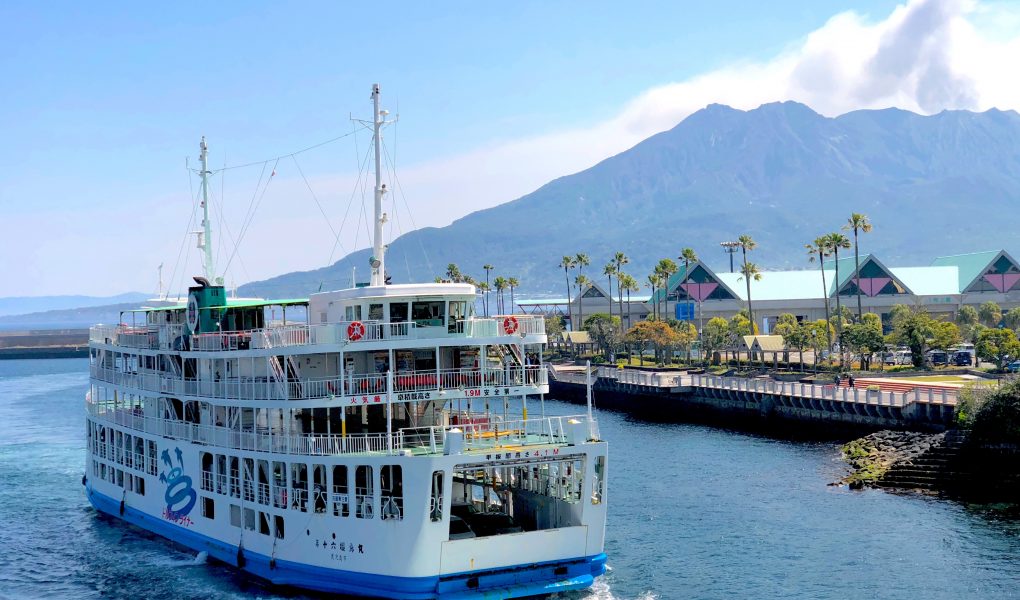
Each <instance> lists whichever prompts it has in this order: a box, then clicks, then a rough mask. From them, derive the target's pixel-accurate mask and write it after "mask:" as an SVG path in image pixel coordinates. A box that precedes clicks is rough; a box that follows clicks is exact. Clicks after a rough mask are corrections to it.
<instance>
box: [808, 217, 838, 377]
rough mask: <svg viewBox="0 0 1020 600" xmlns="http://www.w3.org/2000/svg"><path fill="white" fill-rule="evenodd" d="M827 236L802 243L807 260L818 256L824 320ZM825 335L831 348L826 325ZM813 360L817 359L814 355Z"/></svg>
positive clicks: (827, 251)
mask: <svg viewBox="0 0 1020 600" xmlns="http://www.w3.org/2000/svg"><path fill="white" fill-rule="evenodd" d="M826 237H827V236H824V235H823V236H821V237H817V238H815V241H814V242H813V243H811V244H804V249H806V250H807V251H808V262H815V258H816V257H817V258H818V268H819V270H821V272H822V297H823V298H825V322H826V323H830V322H831V321H829V286H828V284H827V283H826V282H825V257H827V256H829V255H830V253H829V240H828V239H826ZM825 337H826V340H827V341H828V342H829V349H830V350H831V349H832V331H831V329H830V328H828V327H826V329H825ZM815 360H818V359H817V357H815Z"/></svg>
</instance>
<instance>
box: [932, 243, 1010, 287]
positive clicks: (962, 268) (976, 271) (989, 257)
mask: <svg viewBox="0 0 1020 600" xmlns="http://www.w3.org/2000/svg"><path fill="white" fill-rule="evenodd" d="M1001 252H1002V250H988V251H986V252H972V253H970V254H955V255H953V256H940V257H938V258H936V259H935V260H933V261H932V263H931V265H932V266H933V267H956V269H957V272H958V273H959V277H960V282H959V283H960V291H961V292H962V291H963V290H965V289H966V288H967V286H969V285H970V284H971V282H973V281H974V280H975V279H977V278H978V276H980V275H981V274H982V273H983V272H984V270H985V268H987V267H988V265H990V264H991V262H992V261H993V260H995V259H996V257H998V256H999V254H1000V253H1001Z"/></svg>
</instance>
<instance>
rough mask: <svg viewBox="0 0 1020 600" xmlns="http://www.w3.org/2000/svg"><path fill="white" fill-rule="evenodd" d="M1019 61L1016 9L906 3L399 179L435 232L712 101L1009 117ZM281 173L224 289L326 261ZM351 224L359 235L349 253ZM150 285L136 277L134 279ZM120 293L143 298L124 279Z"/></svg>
mask: <svg viewBox="0 0 1020 600" xmlns="http://www.w3.org/2000/svg"><path fill="white" fill-rule="evenodd" d="M1018 64H1020V6H1017V5H1011V4H999V3H990V2H973V1H967V0H913V1H910V2H908V3H907V4H904V5H901V6H899V7H897V8H896V9H895V10H894V11H893V12H892V13H891V14H888V15H885V16H884V18H880V19H876V18H874V17H869V16H863V15H860V14H857V13H855V12H845V13H841V14H837V15H835V16H833V17H832V18H830V19H829V20H828V21H827V22H826V23H825V24H824V25H823V26H822V27H820V28H819V29H817V30H815V31H813V32H810V33H809V34H807V35H805V36H804V37H803V38H802V39H800V40H798V41H796V42H794V43H791V44H790V45H789V46H788V47H787V48H786V49H785V50H784V51H782V52H781V53H780V54H778V55H777V56H774V57H772V58H771V59H769V60H765V61H759V62H751V61H748V62H742V63H739V64H732V65H730V66H727V67H725V68H721V69H718V70H714V71H710V72H706V73H703V74H700V75H697V76H695V77H692V78H690V79H688V80H685V81H680V82H676V83H670V84H668V85H663V86H660V87H656V88H654V89H650V90H647V91H645V92H643V93H641V94H640V95H638V96H637V97H635V98H634V99H633V100H632V101H630V102H629V103H628V104H627V105H626V106H624V107H622V108H621V110H620V111H619V113H618V114H617V115H616V116H615V117H614V118H612V119H609V120H607V121H605V122H601V123H593V124H591V126H589V127H584V128H579V129H572V130H566V131H557V132H553V133H549V134H547V135H540V136H534V137H528V138H523V139H516V140H509V141H505V142H503V143H496V144H492V145H489V146H487V147H484V148H478V149H475V150H473V151H469V152H466V153H464V154H461V155H458V156H453V157H445V158H437V159H435V160H430V161H425V162H420V163H417V164H414V165H410V166H405V167H404V168H402V169H401V171H400V179H401V184H402V186H403V190H404V192H405V193H406V194H407V195H408V202H409V203H410V204H411V208H412V210H413V214H414V216H415V218H416V223H415V225H417V226H418V227H422V226H429V225H432V226H442V225H446V224H448V223H450V222H451V221H453V220H454V219H456V218H458V217H460V216H463V215H465V214H467V213H469V212H471V211H473V210H478V209H481V208H487V207H491V206H495V205H498V204H501V203H504V202H507V201H509V200H512V199H514V198H517V197H519V196H521V195H524V194H526V193H528V192H531V191H533V190H534V189H536V188H537V187H539V186H541V185H542V184H544V183H546V182H548V181H550V180H551V179H554V178H556V177H560V176H563V175H566V174H569V173H573V172H577V171H579V170H582V169H585V168H587V167H589V166H591V165H593V164H595V163H596V162H598V161H599V160H602V159H604V158H607V157H609V156H611V155H613V154H616V153H619V152H621V151H623V150H626V149H627V148H629V147H631V146H633V145H634V144H636V143H637V142H639V141H641V140H642V139H645V138H647V137H648V136H650V135H652V134H654V133H657V132H659V131H663V130H666V129H669V128H671V127H673V126H674V125H676V124H677V123H678V122H679V121H681V120H682V119H684V118H685V117H687V116H688V115H690V114H691V113H692V112H694V111H696V110H698V109H701V108H703V107H704V106H706V105H708V104H711V103H721V104H728V105H730V106H733V107H735V108H740V109H752V108H755V107H757V106H759V105H760V104H762V103H766V102H772V101H779V100H797V101H800V102H803V103H805V104H807V105H809V106H811V107H812V108H814V109H815V110H816V111H819V112H820V113H822V114H825V115H828V116H835V115H839V114H842V113H845V112H847V111H851V110H855V109H862V108H884V107H889V106H896V107H900V108H904V109H908V110H912V111H915V112H919V113H925V114H930V113H935V112H938V111H941V110H943V109H972V110H985V109H988V108H991V107H998V108H1002V109H1009V108H1013V109H1020V79H1017V78H1016V77H1015V71H1016V65H1018ZM288 171H290V169H288V168H286V165H284V166H282V167H281V169H280V174H279V175H278V181H276V182H275V183H274V184H273V187H272V188H271V189H270V192H269V194H267V197H266V201H265V203H264V204H263V208H262V210H261V211H260V214H259V215H258V218H257V219H256V221H255V223H254V225H253V226H252V229H251V230H250V231H249V232H248V234H247V236H246V239H245V243H244V244H243V246H242V248H241V254H242V256H243V259H244V261H245V266H246V267H247V268H246V269H245V270H243V271H237V270H236V269H232V270H235V272H234V273H233V274H232V275H230V276H228V279H233V280H235V281H238V282H242V281H246V280H249V279H261V278H264V277H269V276H272V275H275V274H279V273H282V272H286V271H290V270H294V269H309V268H315V267H317V266H322V265H323V263H324V262H325V259H326V257H327V256H328V255H329V253H330V249H331V247H332V240H331V236H330V233H329V230H328V228H327V227H326V225H325V224H324V223H323V220H322V218H321V216H320V215H319V210H318V209H317V208H316V207H315V204H314V203H313V201H312V200H311V198H310V197H309V194H308V192H307V190H306V189H305V186H304V183H303V182H302V181H301V180H300V178H297V177H296V176H295V175H291V174H290V173H289V172H288ZM353 183H354V181H353V178H349V177H315V178H313V179H312V187H313V188H314V189H315V191H316V193H317V194H318V195H319V198H320V200H321V201H322V202H323V205H324V206H326V207H336V208H327V210H329V211H330V212H331V214H330V216H331V217H332V219H333V222H334V225H336V224H338V223H339V222H340V217H341V216H342V213H343V209H344V208H345V207H346V205H347V199H348V198H349V196H350V190H351V189H352V187H353ZM391 187H392V186H391ZM245 193H247V192H245ZM394 197H397V196H396V195H394ZM247 202H248V200H247V198H244V199H241V200H240V201H239V202H237V203H236V204H237V205H238V206H241V207H244V206H246V205H247ZM369 203H370V194H369ZM397 208H398V211H397V212H398V216H399V217H400V219H401V229H402V230H403V231H405V232H406V231H408V230H409V229H411V224H410V222H409V219H408V218H407V217H406V210H404V207H403V202H402V201H401V202H399V205H398V207H397ZM389 210H390V211H391V212H392V210H393V209H392V207H391V208H390V209H389ZM353 211H354V214H353V215H352V216H351V217H349V220H348V224H347V226H346V227H345V228H344V232H343V240H344V250H346V251H350V250H352V249H354V248H355V247H356V246H358V247H364V246H365V245H367V238H366V234H365V225H364V223H363V222H361V220H360V219H359V215H360V211H361V203H360V195H359V197H358V200H356V201H355V206H354V209H353ZM230 217H231V218H230V221H231V222H232V223H239V222H240V217H241V215H240V214H237V215H231V216H230ZM359 223H360V226H359ZM356 227H358V228H359V229H360V233H359V234H358V242H359V243H357V244H355V243H354V240H355V228H356ZM235 233H236V231H235ZM295 240H300V242H299V243H295ZM133 246H134V247H145V246H146V243H145V242H144V241H139V242H138V243H137V244H133ZM342 254H343V253H337V255H336V256H335V258H338V257H340V256H342ZM97 255H102V249H97ZM174 255H176V252H174ZM192 256H194V254H193V255H192ZM170 258H172V257H170ZM170 258H166V260H167V262H168V263H169V262H170ZM335 258H334V260H335ZM130 260H131V261H132V262H139V263H141V262H145V264H149V263H151V264H158V263H159V262H160V260H164V258H162V257H160V258H151V257H150V258H148V259H146V260H145V261H142V260H140V257H137V256H132V257H131V259H130ZM140 266H141V265H140V264H139V265H138V267H140ZM235 267H236V265H235ZM109 275H110V276H111V277H116V275H114V274H113V273H110V274H109ZM122 276H123V275H122ZM151 279H152V276H151V275H146V278H145V279H144V281H146V282H148V281H149V280H151ZM125 285H126V286H127V287H135V288H136V289H139V288H140V289H145V288H144V287H142V286H140V285H133V286H132V285H131V284H130V282H125ZM83 291H84V290H83Z"/></svg>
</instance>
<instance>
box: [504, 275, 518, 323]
mask: <svg viewBox="0 0 1020 600" xmlns="http://www.w3.org/2000/svg"><path fill="white" fill-rule="evenodd" d="M506 285H507V287H509V288H510V314H514V312H516V309H515V308H514V306H515V304H514V288H515V287H517V286H519V285H521V282H520V281H517V278H516V277H510V278H509V279H507V280H506Z"/></svg>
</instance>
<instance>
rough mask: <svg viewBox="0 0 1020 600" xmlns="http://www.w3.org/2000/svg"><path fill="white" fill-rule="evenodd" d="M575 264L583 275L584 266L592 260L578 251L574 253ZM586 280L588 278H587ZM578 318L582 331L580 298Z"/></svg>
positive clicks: (578, 328)
mask: <svg viewBox="0 0 1020 600" xmlns="http://www.w3.org/2000/svg"><path fill="white" fill-rule="evenodd" d="M574 264H575V265H576V266H577V274H578V275H583V274H584V268H585V267H587V266H588V265H590V264H591V260H590V259H589V258H588V255H587V254H585V253H584V252H578V253H577V254H575V255H574ZM585 281H588V280H587V279H585ZM577 319H578V321H580V323H578V324H577V330H578V331H580V330H581V328H582V327H584V315H582V314H581V301H580V299H578V301H577Z"/></svg>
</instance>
